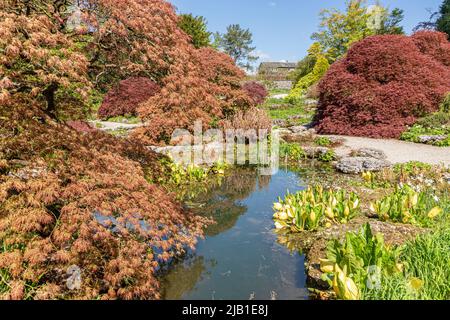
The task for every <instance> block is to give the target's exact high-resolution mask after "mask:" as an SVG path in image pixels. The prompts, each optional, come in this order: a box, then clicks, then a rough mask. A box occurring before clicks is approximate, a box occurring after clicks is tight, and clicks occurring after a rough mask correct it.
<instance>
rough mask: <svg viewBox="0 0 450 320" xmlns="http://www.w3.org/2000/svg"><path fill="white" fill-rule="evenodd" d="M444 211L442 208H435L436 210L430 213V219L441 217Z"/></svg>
mask: <svg viewBox="0 0 450 320" xmlns="http://www.w3.org/2000/svg"><path fill="white" fill-rule="evenodd" d="M442 211H443V210H442V209H441V208H439V207H435V208H433V209H431V211H430V212H429V213H428V218H430V219H434V218H436V217H437V216H439V215H441V213H442Z"/></svg>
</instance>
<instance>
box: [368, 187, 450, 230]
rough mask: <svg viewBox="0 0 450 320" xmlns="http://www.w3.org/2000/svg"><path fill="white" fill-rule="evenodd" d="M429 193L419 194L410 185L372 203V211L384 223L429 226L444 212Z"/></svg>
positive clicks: (398, 188)
mask: <svg viewBox="0 0 450 320" xmlns="http://www.w3.org/2000/svg"><path fill="white" fill-rule="evenodd" d="M430 204H432V205H435V204H436V201H435V200H434V199H433V195H432V194H431V193H430V192H429V191H422V192H417V191H415V190H414V189H412V188H411V187H410V186H408V185H404V186H401V187H397V189H396V190H395V191H394V192H393V193H392V194H391V195H388V196H386V197H385V198H383V199H381V200H379V201H376V202H375V203H371V205H370V210H371V211H372V212H373V213H376V214H377V215H378V217H379V218H380V220H382V221H392V222H397V223H398V222H400V223H405V224H414V225H421V226H429V225H430V224H431V223H433V221H434V220H435V219H436V218H437V217H439V216H440V215H441V214H442V212H443V210H442V208H440V207H438V206H433V207H431V206H430Z"/></svg>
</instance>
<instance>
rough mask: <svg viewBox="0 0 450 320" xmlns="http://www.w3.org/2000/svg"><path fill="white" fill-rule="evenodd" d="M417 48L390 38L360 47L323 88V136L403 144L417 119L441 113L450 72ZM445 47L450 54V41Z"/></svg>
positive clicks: (328, 77) (337, 67)
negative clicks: (402, 137)
mask: <svg viewBox="0 0 450 320" xmlns="http://www.w3.org/2000/svg"><path fill="white" fill-rule="evenodd" d="M431 34H432V35H434V33H431ZM419 36H420V35H419ZM427 37H429V36H427ZM433 37H437V38H441V37H442V36H441V35H439V34H437V35H436V36H433ZM417 42H418V40H415V38H414V37H407V36H400V35H385V36H373V37H369V38H367V39H364V40H362V41H360V42H358V43H356V44H354V45H353V47H352V48H351V49H350V51H349V52H348V54H347V56H346V57H345V58H343V59H342V60H339V61H338V62H336V63H335V64H333V65H332V67H331V68H330V70H329V72H328V73H327V74H326V76H325V77H324V79H323V80H322V81H321V83H320V85H319V88H320V93H321V94H320V101H319V106H318V112H317V114H316V117H315V123H316V125H317V129H318V131H319V132H320V133H328V134H344V135H358V136H369V137H376V138H381V137H389V138H399V137H400V135H401V133H402V132H404V131H405V129H406V127H407V126H408V125H412V124H413V123H414V122H415V121H416V120H417V118H420V117H423V116H425V115H427V114H429V113H432V112H436V111H438V109H439V104H440V103H441V102H442V99H443V97H444V96H445V94H446V93H447V92H448V88H449V86H450V68H449V67H448V66H447V65H445V64H443V62H445V61H441V60H442V59H440V60H437V59H435V58H434V55H433V54H432V53H430V51H429V50H427V49H420V48H419V47H418V45H416V43H417ZM439 45H440V46H442V51H443V52H447V50H448V48H450V43H449V42H448V41H447V42H442V41H441V42H439ZM421 50H422V51H423V52H422V51H421Z"/></svg>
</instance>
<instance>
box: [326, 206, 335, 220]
mask: <svg viewBox="0 0 450 320" xmlns="http://www.w3.org/2000/svg"><path fill="white" fill-rule="evenodd" d="M325 214H326V216H327V218H329V219H334V213H333V209H332V208H330V207H327V209H326V210H325Z"/></svg>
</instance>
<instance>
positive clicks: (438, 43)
mask: <svg viewBox="0 0 450 320" xmlns="http://www.w3.org/2000/svg"><path fill="white" fill-rule="evenodd" d="M412 38H413V41H414V43H415V44H416V46H417V47H418V48H419V50H420V52H422V53H423V54H426V55H429V56H431V57H432V58H433V59H436V60H438V61H440V62H441V63H442V64H444V65H446V66H447V67H450V42H449V41H448V40H449V39H448V36H447V34H446V33H443V32H433V31H419V32H416V33H415V34H413V36H412Z"/></svg>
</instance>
